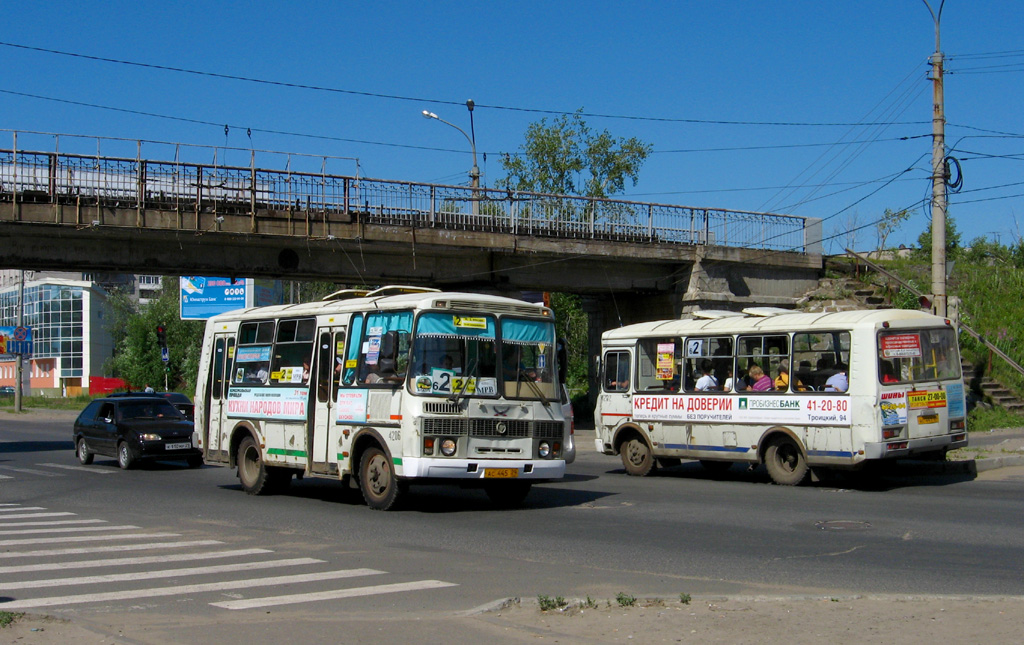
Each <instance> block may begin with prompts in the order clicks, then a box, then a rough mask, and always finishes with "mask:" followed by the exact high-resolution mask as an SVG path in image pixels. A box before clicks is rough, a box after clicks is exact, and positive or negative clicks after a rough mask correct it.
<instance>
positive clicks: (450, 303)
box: [210, 287, 551, 322]
mask: <svg viewBox="0 0 1024 645" xmlns="http://www.w3.org/2000/svg"><path fill="white" fill-rule="evenodd" d="M396 290H397V291H406V292H404V293H398V294H397V295H388V294H392V293H395V291H396ZM376 294H380V295H376ZM332 295H335V294H332ZM349 295H352V296H356V297H346V296H349ZM442 302H443V303H447V304H446V305H444V306H442V307H438V304H439V303H442ZM416 308H420V309H435V308H442V309H444V308H447V309H470V310H474V311H485V312H489V313H497V314H518V315H522V316H548V317H551V313H550V310H549V309H547V308H546V307H545V306H544V305H542V304H534V303H530V302H526V301H524V300H516V299H515V298H506V297H504V296H492V295H486V294H480V293H462V292H443V291H437V290H435V289H422V290H414V289H412V288H410V287H396V288H390V287H388V288H382V289H377V290H375V291H371V292H369V293H367V294H366V295H364V296H360V295H359V294H358V293H351V294H347V293H346V294H343V295H341V297H340V298H339V297H336V298H334V299H330V300H317V301H314V302H305V303H299V304H293V305H271V306H269V307H250V308H248V309H236V310H234V311H228V312H225V313H222V314H218V315H216V316H213V317H211V318H210V320H211V321H215V322H220V321H228V320H253V319H257V318H280V317H292V316H317V315H322V314H332V313H345V312H356V311H368V310H374V309H377V310H381V311H384V310H387V311H393V310H396V309H416Z"/></svg>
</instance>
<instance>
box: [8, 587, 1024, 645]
mask: <svg viewBox="0 0 1024 645" xmlns="http://www.w3.org/2000/svg"><path fill="white" fill-rule="evenodd" d="M597 605H598V606H597V607H596V608H581V607H579V606H574V607H572V608H569V609H566V610H564V611H557V610H550V611H540V610H539V608H538V605H537V602H536V600H528V601H524V602H522V603H511V604H510V605H509V606H506V607H503V608H500V609H492V610H491V611H487V612H484V613H480V614H475V615H472V616H447V617H437V616H434V617H433V620H419V619H417V620H415V621H408V622H405V623H404V624H402V621H397V624H396V622H395V621H390V622H388V625H387V627H381V626H374V625H373V624H372V623H368V622H364V621H358V622H359V624H358V625H353V624H347V623H345V622H343V621H341V620H338V621H318V625H315V626H313V625H306V626H305V627H303V626H298V625H296V626H294V629H295V631H294V632H293V635H295V636H299V640H301V641H303V642H307V643H340V642H352V643H355V642H366V640H376V641H377V642H418V643H451V642H458V641H460V640H461V641H464V642H466V641H470V642H498V643H527V642H529V643H685V642H690V643H723V644H724V643H729V644H736V643H752V644H753V643H786V644H787V645H800V644H803V643H807V644H811V643H814V644H818V643H822V642H839V643H850V642H858V643H896V642H898V643H900V644H901V645H915V644H918V643H920V644H921V645H925V644H928V645H931V644H932V643H935V642H982V643H993V644H1001V643H1020V642H1021V641H1022V640H1024V598H1021V597H1015V598H993V599H985V598H954V597H926V598H909V597H899V596H884V597H883V596H840V597H835V598H828V597H786V598H768V597H759V598H753V597H747V598H722V597H713V598H711V597H709V598H702V597H694V598H692V599H691V600H690V602H689V603H688V604H683V603H682V602H681V601H680V599H679V598H672V599H662V600H658V599H641V600H638V601H637V604H636V605H635V606H632V607H622V606H619V604H618V602H617V601H616V600H615V599H611V600H610V601H608V600H602V601H598V603H597ZM137 618H141V617H137ZM144 622H145V621H144V620H142V621H140V623H143V624H136V625H131V626H126V625H121V626H119V627H116V628H114V627H112V626H111V628H110V629H109V630H108V629H101V628H100V626H99V625H95V624H92V625H89V626H88V627H85V626H82V625H79V624H75V623H67V622H63V621H60V620H56V619H50V618H45V617H38V616H25V617H23V618H22V619H20V620H18V621H17V622H16V623H15V624H14V625H12V626H10V627H6V628H3V629H0V642H3V643H40V644H56V643H80V644H87V643H117V644H129V643H218V644H219V645H221V644H223V643H225V642H231V641H232V640H233V641H235V642H239V641H240V640H242V639H246V640H250V641H251V642H254V643H259V642H268V640H264V639H265V638H268V637H270V634H267V633H265V632H263V633H261V631H260V630H259V629H258V628H255V626H253V627H254V629H253V631H254V633H253V634H251V635H247V634H245V630H239V629H238V627H237V626H235V627H234V628H229V629H230V634H231V636H229V637H227V638H225V636H227V635H226V634H225V633H222V632H220V630H212V631H210V632H208V633H207V634H206V637H203V636H200V637H198V638H197V637H196V635H195V634H194V633H193V634H189V635H186V634H179V635H177V636H176V635H175V634H174V633H173V631H172V632H171V633H168V631H165V630H161V632H160V633H159V634H157V633H154V632H153V631H150V630H149V629H147V628H146V626H145V625H144ZM300 635H301V636H300ZM342 635H347V637H345V636H342ZM246 636H249V638H246ZM270 640H276V638H270Z"/></svg>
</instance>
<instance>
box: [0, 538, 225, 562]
mask: <svg viewBox="0 0 1024 645" xmlns="http://www.w3.org/2000/svg"><path fill="white" fill-rule="evenodd" d="M214 544H224V543H223V542H221V541H220V540H186V541H183V542H149V543H143V544H118V545H117V546H85V547H74V548H70V549H42V550H39V551H7V552H2V553H0V559H3V558H44V557H52V556H60V555H83V554H86V553H114V552H120V551H145V550H148V549H180V548H184V547H191V546H212V545H214Z"/></svg>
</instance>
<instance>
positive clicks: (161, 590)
mask: <svg viewBox="0 0 1024 645" xmlns="http://www.w3.org/2000/svg"><path fill="white" fill-rule="evenodd" d="M382 573H385V572H384V571H377V570H376V569H342V570H339V571H322V572H320V573H307V574H301V575H290V576H274V577H270V578H250V579H248V580H233V581H227V582H209V583H205V584H196V585H180V586H174V587H156V588H153V589H134V590H129V591H111V592H107V593H87V594H80V595H74V596H52V597H49V598H32V599H26V600H15V601H12V602H0V610H2V611H11V610H17V609H32V608H36V607H53V606H55V605H76V604H81V603H87V602H109V601H112V600H136V599H139V598H158V597H162V596H180V595H184V594H194V593H203V592H208V591H228V590H232V589H250V588H254V587H271V586H274V585H286V584H297V583H302V582H319V581H323V580H338V579H341V578H355V577H359V576H372V575H379V574H382Z"/></svg>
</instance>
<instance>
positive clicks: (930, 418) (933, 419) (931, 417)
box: [917, 414, 939, 423]
mask: <svg viewBox="0 0 1024 645" xmlns="http://www.w3.org/2000/svg"><path fill="white" fill-rule="evenodd" d="M917 422H918V423H938V422H939V415H937V414H923V415H921V416H919V417H917Z"/></svg>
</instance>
